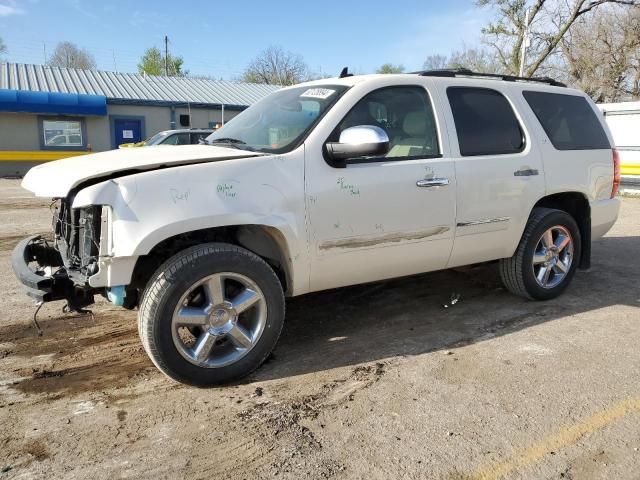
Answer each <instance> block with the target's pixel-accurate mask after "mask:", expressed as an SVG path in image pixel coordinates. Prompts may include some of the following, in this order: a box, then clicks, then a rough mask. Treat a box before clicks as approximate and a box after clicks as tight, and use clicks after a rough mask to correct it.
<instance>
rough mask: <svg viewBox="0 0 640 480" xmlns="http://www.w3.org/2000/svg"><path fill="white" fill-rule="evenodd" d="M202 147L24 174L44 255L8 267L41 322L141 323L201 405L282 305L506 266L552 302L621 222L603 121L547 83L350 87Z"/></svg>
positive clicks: (304, 91)
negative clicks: (481, 266) (117, 315)
mask: <svg viewBox="0 0 640 480" xmlns="http://www.w3.org/2000/svg"><path fill="white" fill-rule="evenodd" d="M206 142H207V143H206V144H203V145H190V146H180V147H176V148H171V149H167V148H158V147H150V148H141V149H126V150H118V151H112V152H106V153H98V154H94V155H88V156H84V157H77V158H72V159H67V160H61V161H58V162H53V163H49V164H45V165H42V166H38V167H35V168H33V169H32V170H31V171H30V172H29V173H28V174H27V175H26V177H25V178H24V181H23V186H24V187H25V188H26V189H28V190H30V191H32V192H34V193H35V194H36V195H37V196H41V197H51V198H54V199H57V208H56V210H55V215H54V221H53V228H54V232H53V237H52V238H49V239H46V238H42V237H40V236H33V237H29V238H26V239H25V240H23V241H22V242H20V244H19V245H18V246H17V247H16V249H15V250H14V253H13V266H14V270H15V272H16V274H17V276H18V277H19V278H20V280H21V281H22V283H23V284H24V285H25V286H26V287H27V292H28V294H29V295H30V296H32V297H33V298H35V299H36V300H37V301H39V302H45V301H54V300H66V301H67V302H68V305H69V307H70V308H71V309H81V308H83V307H85V306H87V305H89V304H90V303H91V302H92V301H93V297H94V294H103V295H105V296H106V297H108V298H109V299H110V300H111V301H112V302H113V303H115V304H117V305H123V306H124V307H126V308H130V309H131V308H136V307H137V308H138V309H139V311H138V318H139V322H138V324H139V332H140V337H141V339H142V343H143V344H144V347H145V349H146V351H147V353H148V354H149V356H150V357H151V359H152V360H153V362H154V363H155V364H156V366H157V367H158V368H159V369H160V370H162V371H163V372H164V373H165V374H167V375H168V376H170V377H171V378H173V379H175V380H177V381H180V382H185V383H189V384H194V385H214V384H220V383H224V382H228V381H231V380H234V379H237V378H239V377H241V376H243V375H246V374H248V373H249V372H251V371H252V370H254V369H255V368H257V367H258V366H260V364H261V363H262V362H263V361H264V359H265V358H266V357H267V355H269V353H270V352H271V350H272V349H273V348H274V346H275V344H276V341H277V339H278V336H279V335H280V331H281V329H282V327H283V324H284V317H285V300H284V299H285V296H295V295H302V294H305V293H308V292H313V291H318V290H323V289H329V288H336V287H341V286H345V285H353V284H358V283H363V282H373V281H377V280H382V279H386V278H392V277H399V276H404V275H412V274H416V273H420V272H428V271H434V270H440V269H445V268H450V267H456V266H460V265H467V264H472V263H479V262H489V261H499V262H500V273H501V276H502V279H503V281H504V284H505V286H506V287H507V288H508V289H509V290H510V291H511V292H514V293H516V294H519V295H523V296H525V297H528V298H531V299H537V300H545V299H549V298H553V297H555V296H557V295H559V294H560V293H561V292H562V291H563V290H564V289H565V288H567V286H568V285H569V283H570V281H571V279H572V277H573V275H574V273H575V271H576V268H578V267H581V268H588V266H589V262H590V255H591V249H590V246H591V241H592V239H594V238H598V237H600V236H602V235H604V234H605V233H606V232H607V231H608V230H609V229H610V228H611V226H612V225H613V224H614V222H615V220H616V218H617V215H618V209H619V201H618V199H616V190H617V188H618V183H619V169H618V163H617V161H618V160H617V153H616V151H615V150H613V149H612V140H611V136H610V134H609V132H608V130H607V127H606V125H605V123H604V121H603V118H602V115H601V114H600V112H599V111H598V109H597V108H596V106H595V105H594V104H593V102H592V101H591V100H590V99H589V98H588V97H587V96H586V95H585V94H584V93H582V92H580V91H576V90H572V89H569V88H565V87H564V86H563V85H562V84H559V83H557V82H555V81H553V80H551V79H521V78H517V77H510V76H491V75H485V74H475V73H472V72H469V71H465V70H455V71H453V70H445V71H427V72H416V73H414V74H400V75H365V76H350V75H348V74H344V75H341V77H340V78H333V79H324V80H319V81H315V82H310V83H305V84H302V85H297V86H294V87H290V88H284V89H282V90H279V91H278V92H276V93H273V94H272V95H270V96H269V97H267V98H265V99H263V100H262V101H260V102H258V103H256V104H255V105H253V106H252V107H250V108H249V109H247V110H246V111H244V112H243V113H242V114H240V115H239V116H238V117H236V118H235V119H234V120H233V121H231V122H229V123H228V124H227V125H225V126H224V127H223V128H221V129H220V130H218V131H216V132H215V133H213V134H212V135H211V136H209V137H208V139H207V141H206ZM416 281H418V280H416ZM336 308H339V306H337V307H336Z"/></svg>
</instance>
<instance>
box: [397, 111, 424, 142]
mask: <svg viewBox="0 0 640 480" xmlns="http://www.w3.org/2000/svg"><path fill="white" fill-rule="evenodd" d="M402 130H404V132H405V133H406V134H407V135H409V136H411V137H422V136H424V135H425V134H426V133H427V116H426V115H425V114H424V112H409V113H407V115H406V116H405V117H404V122H402Z"/></svg>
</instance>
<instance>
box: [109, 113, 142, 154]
mask: <svg viewBox="0 0 640 480" xmlns="http://www.w3.org/2000/svg"><path fill="white" fill-rule="evenodd" d="M113 130H114V132H113V133H114V139H115V145H114V146H115V148H118V146H120V145H122V144H123V143H137V142H141V141H142V140H143V138H142V120H138V119H127V118H116V119H114V121H113Z"/></svg>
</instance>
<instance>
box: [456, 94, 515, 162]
mask: <svg viewBox="0 0 640 480" xmlns="http://www.w3.org/2000/svg"><path fill="white" fill-rule="evenodd" d="M447 96H448V97H449V103H450V104H451V110H452V112H453V120H454V122H455V124H456V131H457V133H458V144H459V145H460V154H461V155H463V156H472V155H500V154H508V153H518V152H521V151H522V149H523V148H524V135H523V133H522V129H521V128H520V123H519V122H518V119H517V118H516V116H515V114H514V113H513V109H512V108H511V105H510V104H509V102H508V101H507V99H506V98H505V97H504V96H503V95H502V94H501V93H499V92H497V91H495V90H490V89H488V88H467V87H449V88H448V89H447Z"/></svg>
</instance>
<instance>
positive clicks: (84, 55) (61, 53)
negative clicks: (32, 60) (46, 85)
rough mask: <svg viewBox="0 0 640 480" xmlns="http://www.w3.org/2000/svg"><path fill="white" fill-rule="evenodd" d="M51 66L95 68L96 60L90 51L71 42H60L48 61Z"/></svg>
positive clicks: (81, 68) (80, 68) (82, 68)
mask: <svg viewBox="0 0 640 480" xmlns="http://www.w3.org/2000/svg"><path fill="white" fill-rule="evenodd" d="M47 65H48V66H50V67H62V68H77V69H79V70H95V69H96V60H95V58H93V55H91V54H90V53H89V52H87V51H86V50H84V49H81V48H79V47H78V46H77V45H75V44H73V43H71V42H60V43H58V45H57V46H56V48H55V50H54V51H53V54H52V55H51V57H50V58H49V60H48V61H47Z"/></svg>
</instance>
